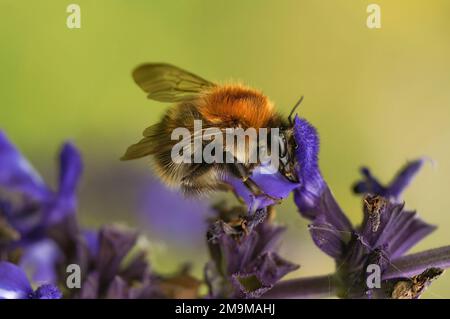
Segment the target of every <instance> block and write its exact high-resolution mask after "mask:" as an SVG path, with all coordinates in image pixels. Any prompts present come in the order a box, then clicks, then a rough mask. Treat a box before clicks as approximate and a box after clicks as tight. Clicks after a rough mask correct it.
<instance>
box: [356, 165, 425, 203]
mask: <svg viewBox="0 0 450 319" xmlns="http://www.w3.org/2000/svg"><path fill="white" fill-rule="evenodd" d="M424 162H425V159H418V160H414V161H412V162H409V163H407V164H406V165H405V167H403V168H402V169H401V170H400V172H399V173H398V174H397V176H395V177H394V179H393V180H392V181H391V182H390V183H389V184H388V185H387V186H384V185H382V184H381V183H380V182H379V181H378V180H377V179H376V178H375V177H374V176H373V175H372V173H371V172H370V170H369V169H368V168H367V167H363V168H362V169H361V174H362V176H363V180H361V181H359V182H357V183H355V185H354V186H353V191H354V192H355V193H356V194H374V195H380V196H383V197H386V198H390V199H393V200H398V199H399V198H400V196H401V194H402V193H403V191H404V190H405V189H406V187H408V185H409V184H410V183H411V181H412V180H413V178H414V176H415V175H416V174H417V173H418V172H419V170H420V168H421V167H422V166H423V164H424Z"/></svg>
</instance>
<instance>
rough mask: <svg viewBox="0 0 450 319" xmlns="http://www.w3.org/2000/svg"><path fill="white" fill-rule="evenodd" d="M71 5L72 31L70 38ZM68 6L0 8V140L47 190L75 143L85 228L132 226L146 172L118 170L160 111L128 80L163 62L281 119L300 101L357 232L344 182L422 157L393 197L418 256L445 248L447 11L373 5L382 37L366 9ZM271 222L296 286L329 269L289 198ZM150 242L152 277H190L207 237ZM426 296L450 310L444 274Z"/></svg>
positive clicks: (296, 4)
mask: <svg viewBox="0 0 450 319" xmlns="http://www.w3.org/2000/svg"><path fill="white" fill-rule="evenodd" d="M73 2H75V3H77V4H79V5H80V6H81V25H82V27H81V29H72V30H71V29H68V28H67V27H66V18H67V16H68V13H66V7H67V6H68V5H69V4H70V3H73ZM73 2H72V1H53V0H39V1H23V0H0V41H1V50H0V98H1V100H0V129H2V130H4V131H5V132H6V133H7V134H8V136H9V137H10V138H11V139H12V140H13V141H14V142H15V143H16V144H17V145H18V146H19V147H20V148H21V150H22V151H23V152H24V153H25V154H27V156H28V157H29V158H30V160H31V161H32V162H33V163H34V165H35V166H36V167H37V168H38V170H39V171H41V172H42V173H43V175H44V177H45V178H46V179H47V180H50V181H54V180H56V169H55V161H54V159H55V155H56V152H57V149H58V148H59V146H60V143H61V142H62V141H63V140H65V139H72V140H74V141H75V142H76V144H77V145H78V147H79V148H80V149H81V150H82V152H83V155H84V160H85V164H86V170H85V174H84V178H83V182H82V184H81V187H80V216H81V219H82V222H83V224H85V225H87V226H91V227H95V226H98V225H100V224H102V223H104V222H113V221H122V222H123V223H126V224H129V225H132V226H133V225H134V226H136V225H138V224H139V225H141V223H140V222H139V218H137V216H136V214H135V213H134V212H135V211H136V210H137V209H138V207H137V202H138V197H139V196H140V195H139V194H142V192H143V190H142V187H145V181H144V179H146V178H150V172H149V170H148V167H147V163H146V161H145V160H143V161H137V162H128V163H122V162H119V161H118V158H119V157H120V156H121V155H122V153H123V151H124V150H125V148H126V147H127V146H128V145H129V144H130V143H132V142H134V141H136V140H137V138H139V137H140V134H141V131H142V130H143V129H144V128H145V127H146V126H148V125H149V124H152V123H154V122H155V121H157V120H158V118H159V117H160V116H161V114H162V113H163V112H164V110H165V109H166V108H167V107H168V106H167V105H163V104H159V103H157V102H152V101H149V100H147V99H146V98H145V95H144V94H143V92H141V90H140V89H139V88H138V87H137V86H136V85H135V84H134V83H133V81H132V79H131V70H132V69H133V68H134V67H135V66H136V65H138V64H140V63H142V62H170V63H173V64H176V65H178V66H181V67H183V68H186V69H188V70H191V71H193V72H195V73H197V74H199V75H201V76H203V77H205V78H207V79H211V80H213V81H214V80H215V81H223V80H229V79H238V80H242V81H244V82H245V83H247V84H249V85H252V86H254V87H257V88H260V89H262V90H263V91H264V92H265V93H266V94H267V95H269V96H270V97H271V99H272V100H273V101H275V103H276V104H277V106H278V107H279V108H280V110H282V111H283V112H284V113H287V112H288V110H289V109H290V107H291V106H292V105H293V104H294V103H295V101H296V100H297V99H298V97H299V96H300V95H305V101H304V103H303V104H302V106H301V109H300V113H301V115H302V116H303V117H306V118H307V119H308V120H310V122H312V123H313V124H314V125H315V126H316V127H317V128H318V129H319V132H320V136H321V143H322V144H321V156H320V164H321V168H322V171H323V174H324V176H325V178H326V179H327V181H328V183H329V185H330V187H331V188H332V189H333V191H334V193H335V195H336V197H337V199H338V200H339V202H340V203H341V205H342V206H343V208H344V209H345V211H346V212H347V213H348V214H349V215H350V216H351V218H352V220H353V221H354V222H359V221H360V219H361V202H360V199H358V198H357V197H355V196H353V195H352V194H351V191H350V185H351V184H352V183H353V182H354V181H355V180H357V179H358V177H359V175H358V168H359V167H360V166H361V165H368V166H370V167H371V168H372V169H373V171H374V173H376V174H377V175H378V176H379V177H380V178H381V179H382V180H383V181H388V180H389V179H390V178H391V177H392V176H393V174H394V173H395V172H396V171H397V170H398V168H399V167H400V166H401V165H403V164H404V163H405V162H406V161H407V160H409V159H414V158H416V157H418V156H423V155H426V156H429V157H430V158H432V159H433V160H434V161H435V163H436V165H427V166H425V168H424V169H423V171H422V172H421V173H420V174H419V176H418V178H417V179H416V180H415V181H414V183H413V184H412V186H411V187H410V188H409V190H408V191H407V193H406V196H405V200H406V202H407V207H408V208H411V209H417V210H418V212H419V213H420V215H421V216H422V217H423V218H424V219H425V220H427V221H428V222H430V223H433V224H436V225H438V226H439V228H438V230H437V231H436V232H435V233H433V234H432V235H431V236H430V237H429V238H427V239H426V240H424V241H423V242H421V243H420V244H419V245H418V246H417V247H415V249H414V251H418V250H422V249H427V248H432V247H436V246H442V245H445V244H450V233H449V231H448V229H447V227H448V226H449V222H450V213H449V212H450V196H449V195H448V193H449V190H450V150H449V141H450V125H449V124H450V123H449V119H450V90H449V89H450V59H449V57H450V41H449V40H450V34H449V33H450V1H447V0H441V1H439V0H434V1H422V0H414V1H411V0H402V1H400V0H396V1H392V0H389V1H388V0H378V1H376V3H377V4H379V5H380V6H381V10H382V11H381V18H382V28H381V29H374V30H372V29H368V28H367V26H366V18H367V16H368V14H367V13H366V7H367V5H368V4H370V3H372V2H371V1H359V0H353V1H348V0H334V1H315V0H307V1H306V0H291V1H288V0H282V1H273V0H272V1H268V0H254V1H250V0H247V1H240V0H228V1H224V0H217V1H206V0H203V1H202V0H189V1H188V0H183V1H167V0H165V1H162V0H145V1H144V0H139V1H138V0H133V1H125V0H108V1H106V0H95V1H93V0H90V1H89V0H77V1H73ZM157 205H158V203H155V207H157ZM167 214H168V219H170V212H167ZM278 220H279V221H280V222H281V223H284V224H287V225H288V228H289V230H288V235H287V237H286V238H285V240H284V243H283V246H282V252H281V253H282V255H284V256H287V257H289V259H291V260H294V261H296V262H299V263H300V264H301V265H302V268H301V269H300V270H298V271H297V272H296V273H295V274H294V275H295V276H307V275H314V274H324V273H327V272H330V271H332V270H333V262H332V261H331V259H330V258H328V257H327V256H326V255H324V254H323V253H321V252H320V251H319V250H318V249H317V248H315V247H314V245H313V244H312V242H311V239H310V238H309V235H308V233H307V223H306V222H305V221H304V220H303V219H301V218H300V217H299V216H298V214H297V212H296V209H295V207H294V205H293V203H292V201H291V200H290V199H289V200H286V201H285V202H284V203H283V204H282V206H281V207H280V209H279V213H278ZM174 222H176V221H174ZM141 228H142V229H143V230H144V231H145V229H146V227H143V226H141ZM148 233H149V236H150V238H151V240H150V249H151V256H152V261H153V263H154V265H155V267H156V268H157V269H160V270H162V271H171V270H174V269H176V267H177V265H179V264H180V263H181V262H183V261H191V262H194V264H195V268H194V269H195V271H196V273H197V274H201V267H200V265H201V263H202V262H204V261H205V260H206V246H205V245H204V244H203V241H202V239H203V234H199V235H198V236H199V237H198V238H200V239H201V240H200V241H198V242H196V241H193V242H192V243H186V242H184V243H179V242H177V241H176V240H170V238H169V239H167V238H166V237H167V236H166V237H164V236H162V235H160V234H159V235H158V233H157V232H156V233H155V232H151V231H149V232H148ZM190 244H191V245H190ZM426 296H427V297H430V298H443V297H446V298H448V297H450V275H448V274H446V275H444V276H443V277H442V278H441V279H439V280H438V281H436V282H435V283H434V284H433V285H432V287H431V288H430V289H429V291H428V292H427V294H426Z"/></svg>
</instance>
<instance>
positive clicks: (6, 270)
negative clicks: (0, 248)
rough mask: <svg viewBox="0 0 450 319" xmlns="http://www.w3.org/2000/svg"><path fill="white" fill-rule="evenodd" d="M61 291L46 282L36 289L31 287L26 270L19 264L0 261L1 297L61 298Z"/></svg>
mask: <svg viewBox="0 0 450 319" xmlns="http://www.w3.org/2000/svg"><path fill="white" fill-rule="evenodd" d="M61 297H62V294H61V292H60V291H59V290H58V288H56V287H55V286H53V285H49V284H45V285H42V286H40V287H39V288H38V289H37V290H36V291H33V289H32V288H31V285H30V282H29V281H28V279H27V277H26V275H25V272H24V271H23V270H22V269H21V268H19V267H18V266H16V265H14V264H11V263H8V262H0V299H60V298H61Z"/></svg>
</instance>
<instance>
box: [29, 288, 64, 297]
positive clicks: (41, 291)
mask: <svg viewBox="0 0 450 319" xmlns="http://www.w3.org/2000/svg"><path fill="white" fill-rule="evenodd" d="M61 298H62V293H61V291H60V290H59V289H58V288H57V287H56V286H54V285H51V284H46V285H42V286H40V287H39V288H38V289H37V290H36V291H35V292H34V293H33V296H32V299H61Z"/></svg>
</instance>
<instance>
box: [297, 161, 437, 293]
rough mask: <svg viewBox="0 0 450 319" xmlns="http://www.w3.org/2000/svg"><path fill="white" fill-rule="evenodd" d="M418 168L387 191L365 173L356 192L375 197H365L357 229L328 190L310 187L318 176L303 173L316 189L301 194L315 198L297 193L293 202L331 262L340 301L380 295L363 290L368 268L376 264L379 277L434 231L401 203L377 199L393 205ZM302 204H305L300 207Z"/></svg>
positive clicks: (401, 176)
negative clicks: (306, 194) (379, 270)
mask: <svg viewBox="0 0 450 319" xmlns="http://www.w3.org/2000/svg"><path fill="white" fill-rule="evenodd" d="M299 156H300V154H299ZM299 160H300V159H299ZM421 165H422V161H421V160H418V161H414V162H412V163H410V164H409V165H408V166H407V167H405V168H404V169H403V170H402V171H401V172H400V173H399V174H398V175H397V177H396V178H395V179H394V180H393V182H392V183H391V184H390V185H389V186H387V187H384V186H381V184H380V183H379V182H377V181H376V179H375V178H373V177H372V176H371V174H370V172H369V170H368V169H365V170H364V172H365V176H366V178H367V180H366V181H364V182H359V183H358V184H357V187H355V189H357V190H358V192H363V190H364V191H370V192H373V193H372V194H378V195H369V194H367V195H366V197H365V199H364V219H363V222H362V224H361V225H360V226H359V227H354V226H352V225H351V223H350V221H349V220H348V218H347V217H346V216H345V214H344V213H343V211H342V210H341V208H340V207H339V205H338V204H337V202H336V200H335V199H334V197H333V195H332V193H331V191H330V190H329V188H328V186H327V185H326V184H325V183H322V182H321V183H315V181H317V180H320V178H318V177H317V176H318V175H317V174H310V173H309V174H307V175H308V176H313V178H312V179H311V180H312V182H311V184H313V185H320V186H321V187H319V188H317V187H316V188H313V189H314V190H319V191H313V192H306V193H312V194H314V195H313V196H310V198H312V200H310V201H306V200H305V197H306V198H307V197H308V196H305V195H304V194H305V193H303V194H302V193H300V192H298V193H296V203H297V205H298V208H299V210H300V212H301V213H303V216H305V217H306V218H308V219H310V220H311V221H312V223H311V225H310V226H309V229H310V233H311V236H312V239H313V241H314V243H315V244H316V245H317V246H318V247H319V248H320V249H321V250H322V251H323V252H325V253H326V254H328V255H329V256H331V257H332V258H334V259H335V261H336V265H337V272H336V274H335V276H333V277H334V279H333V280H335V281H336V282H337V286H338V287H339V291H338V292H337V293H338V295H340V296H341V297H365V296H379V295H380V294H379V291H377V292H376V293H374V291H372V290H371V289H368V288H367V285H366V279H367V276H368V274H367V272H366V269H367V266H368V265H369V264H376V265H378V266H379V267H380V269H381V272H382V274H384V273H385V272H386V271H387V270H388V269H389V267H390V266H391V265H392V264H393V263H395V262H396V261H397V260H398V259H399V258H400V257H402V256H403V255H404V254H405V253H406V252H407V251H408V250H409V249H410V248H411V247H413V246H414V245H416V244H417V243H418V242H419V241H420V240H422V239H423V238H424V237H425V236H427V235H429V234H430V233H431V232H432V231H433V230H434V229H435V227H434V226H431V225H429V224H427V223H425V222H424V221H422V220H421V219H420V218H419V217H418V216H417V214H416V213H415V212H410V211H406V210H405V209H404V205H403V204H398V203H397V202H391V201H390V200H388V199H387V198H384V197H382V196H380V195H384V196H387V197H389V198H392V199H393V200H397V199H398V197H399V196H400V194H401V193H402V191H403V190H404V188H405V187H406V186H407V185H408V184H409V183H410V181H411V179H412V177H413V176H414V175H415V174H416V173H417V171H418V169H419V168H420V166H421ZM314 176H316V177H314ZM307 180H308V179H307ZM305 202H307V203H308V204H307V205H305ZM431 266H432V265H430V267H431ZM425 270H426V268H423V269H421V271H425ZM416 275H419V273H416ZM382 279H383V275H382ZM422 279H423V278H422ZM386 280H387V279H386ZM389 283H392V281H389V282H388V281H386V282H384V286H387V285H388V284H389ZM383 291H386V289H384V290H383ZM390 293H391V294H390V295H389V296H392V291H391V292H390Z"/></svg>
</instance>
